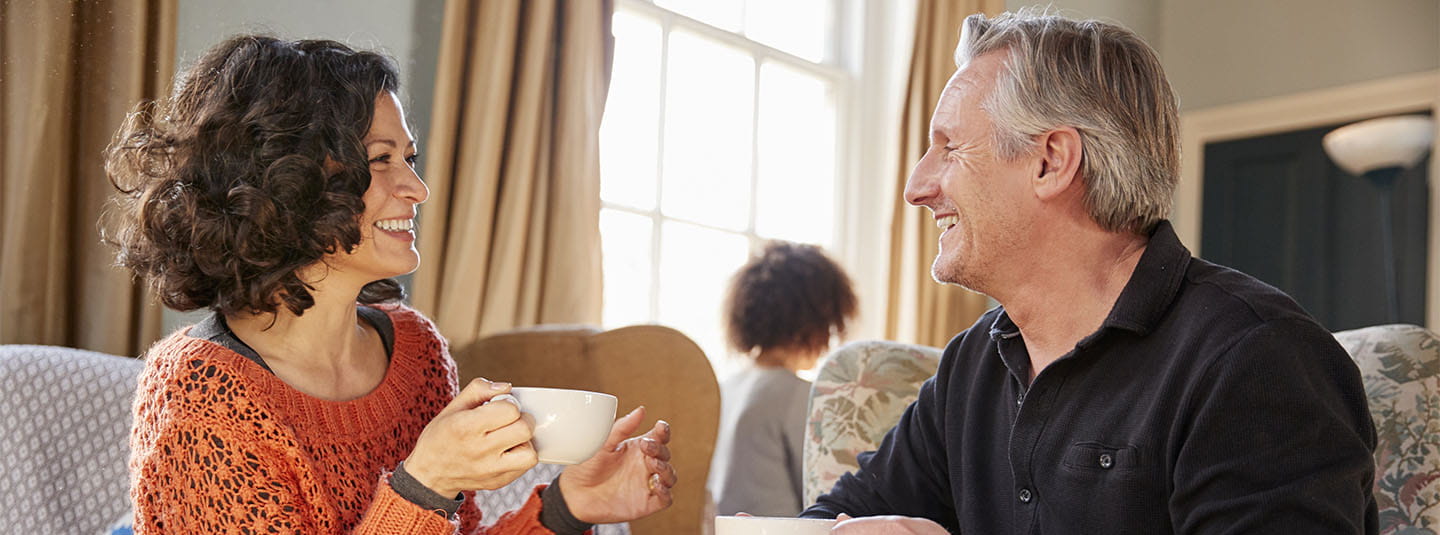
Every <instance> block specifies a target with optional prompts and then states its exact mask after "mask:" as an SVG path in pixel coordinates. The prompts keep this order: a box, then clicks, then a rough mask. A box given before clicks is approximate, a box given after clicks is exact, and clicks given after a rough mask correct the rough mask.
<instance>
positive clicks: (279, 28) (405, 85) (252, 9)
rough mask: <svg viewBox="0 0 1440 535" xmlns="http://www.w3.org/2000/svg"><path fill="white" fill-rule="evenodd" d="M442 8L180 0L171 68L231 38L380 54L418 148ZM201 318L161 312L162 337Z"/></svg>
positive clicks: (412, 1) (430, 1)
mask: <svg viewBox="0 0 1440 535" xmlns="http://www.w3.org/2000/svg"><path fill="white" fill-rule="evenodd" d="M444 9H445V2H444V0H387V1H384V2H381V1H367V2H342V1H339V0H305V1H299V0H246V1H243V2H236V1H234V0H184V1H182V2H180V12H179V16H178V28H177V34H176V46H175V49H176V66H177V68H181V69H183V68H184V67H185V66H187V65H188V64H189V63H190V62H192V61H194V60H195V59H196V58H198V57H199V56H200V55H201V54H203V53H204V52H205V50H206V49H208V48H209V47H211V46H213V45H215V44H216V43H218V42H220V41H221V40H223V39H225V38H226V37H229V36H231V35H234V34H238V33H267V34H271V35H275V36H276V37H281V38H285V39H305V38H324V39H333V40H336V41H341V42H344V43H346V44H348V45H350V46H352V47H356V48H363V49H371V50H381V51H384V52H385V53H387V54H389V55H390V56H391V57H393V58H395V61H396V62H397V64H398V65H399V67H400V93H401V94H400V100H401V102H402V103H403V104H404V106H405V114H406V119H407V120H409V122H410V126H411V128H412V130H413V133H414V135H415V137H416V138H417V139H419V141H420V142H421V143H422V144H423V142H424V137H425V135H426V133H428V132H429V126H430V110H431V106H430V95H431V94H432V93H433V92H434V89H435V68H436V60H437V59H438V54H439V48H440V30H441V24H440V22H441V21H440V19H441V16H442V14H443V12H444ZM422 149H423V146H422ZM422 164H423V159H422ZM421 172H422V173H423V172H424V170H423V169H421ZM203 315H204V313H203V312H201V313H190V314H179V313H176V312H173V311H170V310H167V311H165V315H164V329H165V332H167V333H168V332H170V331H171V330H173V329H175V328H176V327H179V326H182V325H187V324H190V323H194V322H195V321H197V320H198V318H199V317H202V316H203Z"/></svg>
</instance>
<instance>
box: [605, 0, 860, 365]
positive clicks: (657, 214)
mask: <svg viewBox="0 0 1440 535" xmlns="http://www.w3.org/2000/svg"><path fill="white" fill-rule="evenodd" d="M848 3H849V2H848V1H845V0H842V1H840V2H838V4H839V5H837V8H836V13H835V17H834V19H832V22H833V24H832V28H831V34H832V35H833V36H842V34H841V33H840V29H841V28H842V27H843V23H844V21H846V20H847V19H848V18H849V14H848V13H847V12H846V10H844V9H843V8H844V7H845V6H844V4H848ZM616 7H617V11H619V10H624V11H629V12H632V13H635V14H638V15H640V16H643V17H647V18H651V19H654V20H656V21H658V22H659V25H660V43H661V45H660V95H661V98H662V99H665V98H667V94H666V89H667V88H666V84H667V82H666V80H667V77H668V74H669V58H670V32H672V31H674V30H684V31H688V32H691V33H694V34H696V35H700V36H702V37H704V38H706V39H711V40H714V41H716V42H719V43H722V44H724V45H726V46H730V47H734V48H735V49H737V50H740V51H742V52H744V53H746V54H748V55H749V56H750V57H751V58H752V59H753V60H754V61H755V78H754V85H753V87H752V91H753V92H754V95H753V98H754V103H755V104H754V106H753V107H752V110H751V118H750V129H751V133H752V135H751V139H750V143H751V145H750V149H751V155H752V157H751V159H750V214H749V215H750V218H749V221H747V222H746V226H745V229H744V230H740V231H737V230H735V229H730V228H723V227H718V226H715V225H708V224H704V223H700V222H698V221H695V220H692V219H688V218H686V217H685V216H684V215H683V214H665V213H663V211H662V207H661V196H662V195H663V192H664V188H665V186H664V182H665V180H664V175H663V172H664V169H663V162H664V159H665V136H664V135H663V134H664V126H665V105H664V103H663V102H662V103H661V105H660V113H659V114H658V121H657V123H656V125H655V134H656V136H657V139H658V141H657V143H658V145H657V148H658V150H657V151H656V159H655V166H656V167H655V169H656V173H655V176H656V177H657V178H658V180H656V183H655V203H654V207H653V208H652V209H649V210H645V209H638V208H634V207H631V206H626V205H623V204H618V203H612V202H609V201H602V202H601V207H602V208H603V209H610V210H615V211H618V212H624V213H628V214H632V215H637V216H642V217H645V218H647V219H649V220H650V228H651V238H650V303H649V304H648V307H649V313H648V315H647V318H648V320H649V321H651V322H657V323H664V318H661V317H659V311H660V270H661V265H660V244H661V241H662V232H663V228H664V225H663V223H664V221H666V220H670V221H678V222H683V223H686V224H690V225H695V226H698V227H701V228H706V229H712V230H716V231H720V232H725V233H729V234H738V235H741V236H744V237H745V238H746V241H747V242H748V243H749V244H750V250H751V251H752V252H753V251H756V250H758V248H759V246H760V244H761V243H763V242H764V241H765V240H766V239H768V238H766V237H764V236H761V235H759V234H757V233H756V230H755V219H756V213H755V212H756V210H755V209H756V198H757V193H758V189H757V188H758V185H759V184H758V182H759V160H760V159H759V157H758V155H759V148H760V147H759V135H758V134H759V121H760V80H761V78H760V69H761V67H762V66H763V65H764V64H765V62H767V61H771V62H775V63H777V64H781V65H784V66H786V67H790V68H793V69H795V70H797V71H801V72H804V73H807V74H810V75H813V76H815V77H817V78H821V79H823V80H825V81H826V82H827V83H829V84H831V87H832V88H833V89H834V93H833V95H834V96H833V98H834V105H835V115H836V117H835V124H836V127H837V132H836V136H835V162H834V169H835V174H836V182H835V186H834V193H835V194H834V198H833V203H834V206H833V212H832V213H834V214H835V216H836V222H837V223H838V222H839V220H840V219H842V217H841V215H842V213H843V212H842V211H841V210H842V209H843V207H844V206H845V202H846V197H847V190H848V188H847V184H848V183H849V182H850V181H851V180H850V177H849V175H851V174H852V173H851V170H850V167H849V166H847V165H846V163H847V162H846V160H847V158H846V154H848V153H849V152H850V150H849V149H850V147H849V144H850V142H851V136H848V135H846V132H848V131H849V130H851V129H850V128H849V125H850V115H851V113H852V110H851V106H849V105H848V103H850V102H851V98H850V93H851V86H852V85H853V84H854V83H855V79H856V76H855V75H854V74H853V73H852V72H851V71H850V70H849V69H846V68H844V67H843V66H842V65H843V64H844V63H845V62H844V61H842V60H843V58H842V54H844V53H845V50H844V47H842V46H840V43H841V40H842V38H832V39H831V42H830V49H829V50H827V51H826V56H827V58H839V59H841V60H836V61H831V62H829V63H825V64H817V63H814V62H811V61H810V60H807V59H804V58H800V57H798V56H795V55H793V54H790V53H787V52H785V51H783V50H779V49H776V48H772V47H770V46H768V45H765V44H763V43H760V42H757V41H753V40H750V39H748V38H746V37H744V36H742V35H740V34H739V33H736V32H731V31H728V30H724V29H720V28H716V27H714V26H711V25H709V24H706V23H704V22H701V21H698V20H695V19H692V18H690V17H687V16H685V15H682V14H679V13H676V12H673V11H670V10H667V9H665V8H662V7H660V6H657V5H655V4H654V3H652V2H651V1H649V0H620V2H619V3H618V4H617V6H616ZM842 237H843V233H842V232H841V229H840V225H836V226H835V228H833V229H832V231H831V235H830V238H829V243H828V244H825V245H826V247H827V248H832V249H833V248H838V247H839V246H840V240H841V239H842ZM718 357H719V355H714V356H712V357H711V359H712V360H717V359H718Z"/></svg>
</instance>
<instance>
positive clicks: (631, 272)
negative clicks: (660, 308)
mask: <svg viewBox="0 0 1440 535" xmlns="http://www.w3.org/2000/svg"><path fill="white" fill-rule="evenodd" d="M653 228H654V227H653V225H652V223H651V219H650V218H649V217H645V216H642V215H636V214H632V213H629V212H624V211H620V210H613V209H609V208H606V209H602V210H600V248H601V250H600V254H601V255H603V257H604V262H603V264H602V266H601V268H602V269H604V270H605V283H604V284H605V308H604V311H603V314H604V316H603V321H604V323H605V326H606V327H619V326H622V325H633V324H637V323H649V322H650V267H651V265H652V264H651V256H650V255H651V248H650V244H651V241H650V240H651V234H652V229H653Z"/></svg>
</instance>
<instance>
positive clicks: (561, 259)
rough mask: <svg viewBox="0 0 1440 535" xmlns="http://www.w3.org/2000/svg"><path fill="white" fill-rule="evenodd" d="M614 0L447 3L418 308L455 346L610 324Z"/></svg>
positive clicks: (430, 152) (429, 160) (418, 275)
mask: <svg viewBox="0 0 1440 535" xmlns="http://www.w3.org/2000/svg"><path fill="white" fill-rule="evenodd" d="M612 10H613V4H612V2H611V1H610V0H604V1H597V0H569V1H566V0H529V1H519V0H449V1H448V2H446V5H445V26H444V33H443V34H442V36H441V44H440V59H439V69H438V71H439V72H438V75H437V77H436V89H435V107H434V111H433V119H432V127H431V129H430V139H429V140H428V141H425V143H424V146H425V151H426V153H427V156H426V162H427V163H426V168H425V179H426V181H427V183H428V184H429V186H430V200H429V202H427V203H426V204H425V205H424V206H423V207H421V212H420V221H419V226H420V228H419V240H420V243H419V247H420V256H421V265H420V269H419V271H418V272H417V273H416V275H415V279H414V296H413V302H414V304H415V306H416V307H418V308H420V309H421V310H424V311H425V312H426V313H428V314H430V315H431V317H432V318H433V319H434V320H435V322H436V323H437V324H438V325H439V327H440V332H441V333H443V334H444V335H445V336H446V337H448V338H449V339H450V341H451V343H452V344H455V345H456V346H460V345H463V344H465V343H468V342H470V341H472V340H474V339H476V338H478V337H479V336H481V335H484V334H488V333H492V332H496V331H500V330H505V329H510V328H515V327H522V326H529V325H534V324H538V323H599V321H600V287H601V275H600V229H599V211H600V171H599V169H600V165H599V130H600V117H601V113H602V112H603V110H604V107H605V93H606V88H607V87H608V82H609V80H608V79H609V72H610V59H611V58H610V55H611V53H612V51H613V44H612V39H611V37H610V15H611V13H612Z"/></svg>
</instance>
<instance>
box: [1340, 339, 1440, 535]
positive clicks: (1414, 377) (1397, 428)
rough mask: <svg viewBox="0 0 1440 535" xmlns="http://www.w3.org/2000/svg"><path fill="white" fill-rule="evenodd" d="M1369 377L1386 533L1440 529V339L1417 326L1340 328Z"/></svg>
mask: <svg viewBox="0 0 1440 535" xmlns="http://www.w3.org/2000/svg"><path fill="white" fill-rule="evenodd" d="M1335 338H1336V339H1337V340H1339V341H1340V345H1343V346H1345V350H1346V351H1348V352H1349V353H1350V356H1351V357H1352V358H1354V359H1355V364H1356V365H1358V366H1359V367H1360V373H1361V375H1362V376H1363V377H1364V380H1365V395H1366V397H1368V398H1369V400H1370V417H1371V418H1372V419H1374V421H1375V432H1376V434H1377V435H1378V438H1379V442H1378V444H1377V445H1376V447H1375V501H1376V503H1377V504H1378V505H1379V507H1380V533H1382V534H1396V533H1407V534H1408V533H1414V534H1434V533H1436V531H1437V530H1440V338H1436V336H1435V334H1434V333H1432V332H1430V331H1427V330H1425V329H1423V328H1420V327H1416V326H1414V325H1383V326H1379V327H1366V328H1364V329H1356V330H1353V331H1343V332H1338V333H1335Z"/></svg>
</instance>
